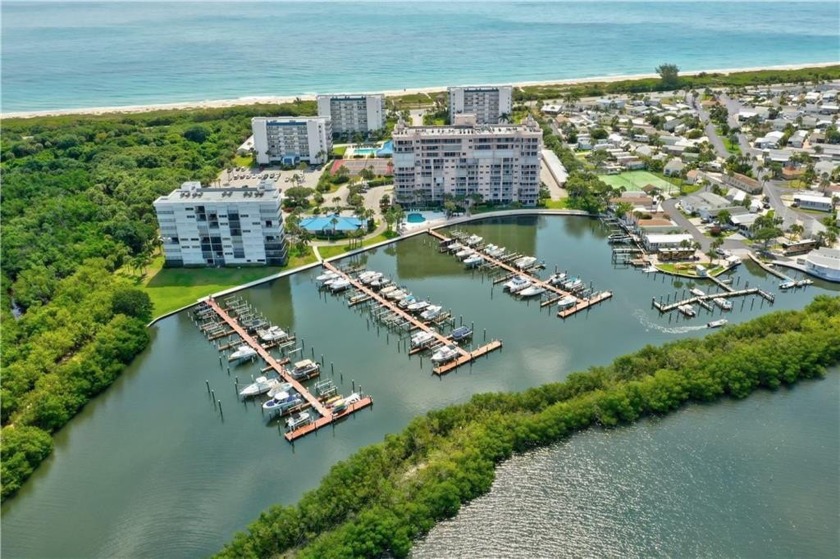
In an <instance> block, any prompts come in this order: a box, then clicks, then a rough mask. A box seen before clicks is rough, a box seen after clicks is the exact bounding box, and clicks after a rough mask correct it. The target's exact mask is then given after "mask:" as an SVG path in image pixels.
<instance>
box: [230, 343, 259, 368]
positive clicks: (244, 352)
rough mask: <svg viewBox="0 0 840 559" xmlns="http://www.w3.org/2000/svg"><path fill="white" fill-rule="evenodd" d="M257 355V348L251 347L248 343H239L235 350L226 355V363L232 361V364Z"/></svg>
mask: <svg viewBox="0 0 840 559" xmlns="http://www.w3.org/2000/svg"><path fill="white" fill-rule="evenodd" d="M256 356H257V350H256V349H254V348H252V347H251V346H249V345H245V344H243V345H241V346H239V347H238V348H236V351H234V352H233V353H231V354H230V356H228V363H233V364H234V365H236V364H238V363H242V362H244V361H248V360H249V359H253V358H254V357H256Z"/></svg>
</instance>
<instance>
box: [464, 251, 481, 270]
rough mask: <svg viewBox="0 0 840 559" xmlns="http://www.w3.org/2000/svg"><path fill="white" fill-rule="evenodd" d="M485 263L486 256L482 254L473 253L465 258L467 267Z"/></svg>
mask: <svg viewBox="0 0 840 559" xmlns="http://www.w3.org/2000/svg"><path fill="white" fill-rule="evenodd" d="M483 263H484V258H483V257H481V256H478V255H477V254H476V255H473V256H470V257H469V258H467V259H466V260H464V266H466V267H467V268H475V267H476V266H481V265H482V264H483Z"/></svg>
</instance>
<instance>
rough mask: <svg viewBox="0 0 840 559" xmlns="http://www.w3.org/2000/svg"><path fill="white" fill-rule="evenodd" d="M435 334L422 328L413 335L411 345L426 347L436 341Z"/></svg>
mask: <svg viewBox="0 0 840 559" xmlns="http://www.w3.org/2000/svg"><path fill="white" fill-rule="evenodd" d="M435 339H436V338H435V335H434V334H432V333H431V332H426V331H425V330H421V331H420V332H417V333H416V334H414V335H413V336H411V347H424V346H427V345H429V344H430V343H432V342H433V341H435Z"/></svg>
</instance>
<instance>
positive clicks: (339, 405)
mask: <svg viewBox="0 0 840 559" xmlns="http://www.w3.org/2000/svg"><path fill="white" fill-rule="evenodd" d="M361 399H362V397H361V396H360V395H359V393H358V392H353V393H352V394H350V395H349V396H347V397H346V398H339V399H338V400H336V401H335V402H333V405H332V413H333V415H338V414H341V413H344V412H346V411H347V407H348V406H349V405H351V404H355V403H356V402H358V401H359V400H361Z"/></svg>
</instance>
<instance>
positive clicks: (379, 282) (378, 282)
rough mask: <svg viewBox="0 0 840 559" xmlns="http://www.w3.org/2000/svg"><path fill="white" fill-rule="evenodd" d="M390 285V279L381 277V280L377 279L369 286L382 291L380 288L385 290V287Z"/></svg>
mask: <svg viewBox="0 0 840 559" xmlns="http://www.w3.org/2000/svg"><path fill="white" fill-rule="evenodd" d="M390 283H391V280H390V279H388V278H386V277H381V278H379V279H375V280H373V281H372V282H370V284H369V285H370V286H371V287H372V288H373V289H380V288H383V287H385V286H386V285H388V284H390Z"/></svg>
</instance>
